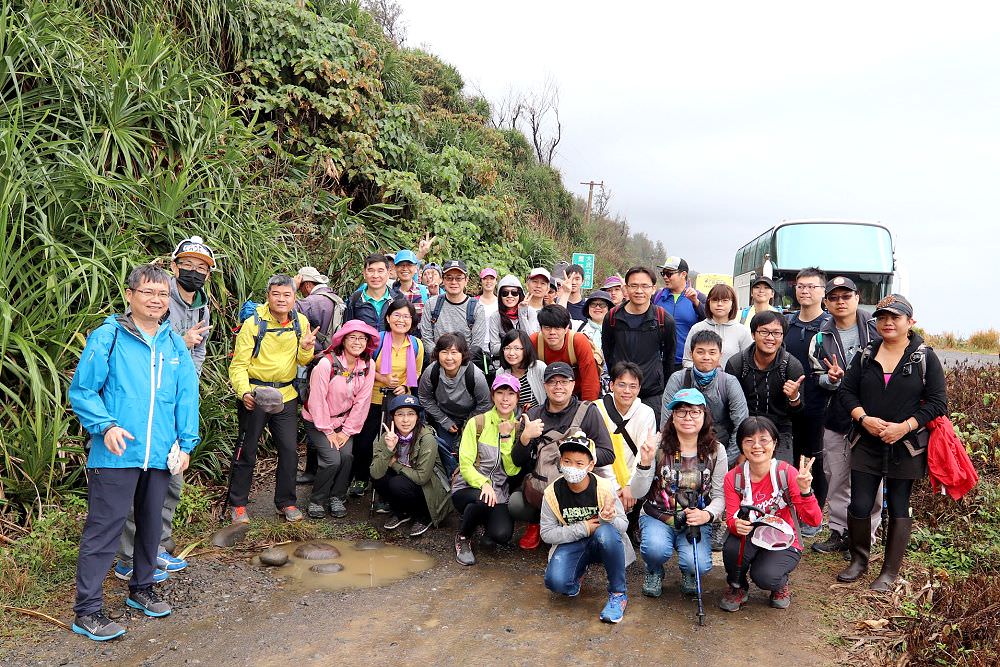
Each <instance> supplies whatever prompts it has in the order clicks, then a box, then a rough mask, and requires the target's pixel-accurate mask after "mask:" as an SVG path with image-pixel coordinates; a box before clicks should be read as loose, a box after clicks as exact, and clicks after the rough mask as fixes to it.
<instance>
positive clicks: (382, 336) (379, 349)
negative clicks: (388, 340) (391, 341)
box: [372, 331, 392, 359]
mask: <svg viewBox="0 0 1000 667" xmlns="http://www.w3.org/2000/svg"><path fill="white" fill-rule="evenodd" d="M391 335H392V334H390V333H389V332H388V331H383V332H381V333H380V334H379V335H378V346H377V347H376V348H375V353H374V354H372V359H377V358H378V355H379V353H380V352H382V346H383V345H385V337H386V336H391Z"/></svg>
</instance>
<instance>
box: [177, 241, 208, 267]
mask: <svg viewBox="0 0 1000 667" xmlns="http://www.w3.org/2000/svg"><path fill="white" fill-rule="evenodd" d="M181 257H197V258H198V259H200V260H202V261H203V262H205V263H206V264H208V265H209V266H210V267H214V266H215V253H214V252H212V249H211V248H209V247H208V246H207V245H205V241H204V240H203V239H202V238H201V237H200V236H192V237H191V238H188V239H184V240H183V241H181V242H180V243H178V244H177V247H176V248H174V254H173V260H174V261H175V262H176V261H177V260H178V259H180V258H181Z"/></svg>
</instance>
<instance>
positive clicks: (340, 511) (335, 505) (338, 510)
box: [330, 496, 347, 519]
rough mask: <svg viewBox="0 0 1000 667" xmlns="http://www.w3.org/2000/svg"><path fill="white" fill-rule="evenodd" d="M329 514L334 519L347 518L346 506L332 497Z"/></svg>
mask: <svg viewBox="0 0 1000 667" xmlns="http://www.w3.org/2000/svg"><path fill="white" fill-rule="evenodd" d="M330 514H332V515H333V518H335V519H343V518H344V517H345V516H347V505H346V504H344V501H343V500H341V499H340V498H337V497H336V496H334V497H333V498H330Z"/></svg>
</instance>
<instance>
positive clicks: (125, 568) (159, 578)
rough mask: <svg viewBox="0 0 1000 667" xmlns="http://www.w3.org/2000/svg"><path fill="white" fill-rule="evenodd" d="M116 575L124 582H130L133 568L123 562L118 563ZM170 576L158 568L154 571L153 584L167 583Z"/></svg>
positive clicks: (116, 564)
mask: <svg viewBox="0 0 1000 667" xmlns="http://www.w3.org/2000/svg"><path fill="white" fill-rule="evenodd" d="M114 573H115V576H116V577H118V578H119V579H121V580H122V581H128V580H129V579H131V578H132V566H131V565H126V564H125V563H123V562H122V561H118V562H117V563H115V569H114ZM169 576H170V575H169V574H167V573H166V572H165V571H163V570H161V569H160V568H156V569H155V570H153V583H154V584H159V583H162V582H164V581H166V580H167V577H169Z"/></svg>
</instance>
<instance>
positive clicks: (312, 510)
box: [306, 503, 326, 519]
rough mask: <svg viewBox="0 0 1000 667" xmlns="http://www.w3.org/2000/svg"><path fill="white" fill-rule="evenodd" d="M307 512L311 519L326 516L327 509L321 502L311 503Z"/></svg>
mask: <svg viewBox="0 0 1000 667" xmlns="http://www.w3.org/2000/svg"><path fill="white" fill-rule="evenodd" d="M306 514H308V515H309V518H310V519H325V518H326V510H325V509H323V506H322V505H320V504H319V503H309V507H307V508H306Z"/></svg>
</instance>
